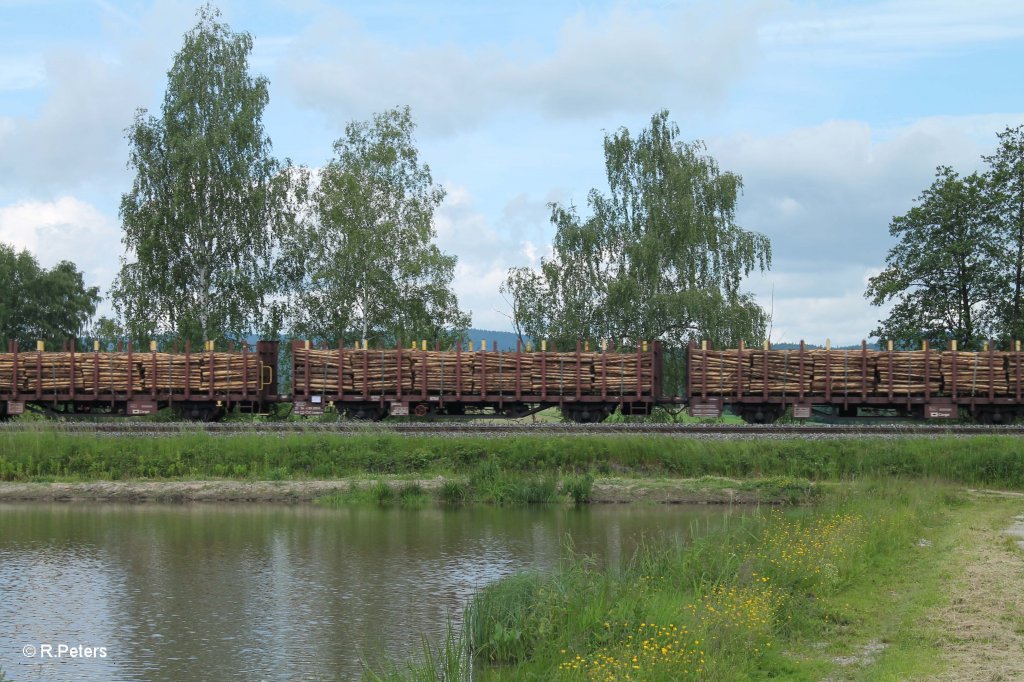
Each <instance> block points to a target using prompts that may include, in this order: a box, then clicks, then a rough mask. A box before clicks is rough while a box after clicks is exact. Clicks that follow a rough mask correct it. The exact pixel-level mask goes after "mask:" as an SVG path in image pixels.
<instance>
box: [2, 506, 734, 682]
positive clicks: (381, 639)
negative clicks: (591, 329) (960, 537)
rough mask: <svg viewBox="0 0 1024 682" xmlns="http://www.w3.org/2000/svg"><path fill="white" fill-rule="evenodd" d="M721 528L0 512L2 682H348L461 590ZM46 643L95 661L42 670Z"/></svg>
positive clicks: (384, 512)
mask: <svg viewBox="0 0 1024 682" xmlns="http://www.w3.org/2000/svg"><path fill="white" fill-rule="evenodd" d="M729 513H730V512H729V510H728V509H726V508H716V507H684V506H658V507H649V506H639V505H619V506H594V507H589V508H584V509H579V510H577V509H571V508H563V507H545V508H531V509H514V510H509V509H499V508H491V507H473V508H469V509H462V510H446V509H426V510H417V511H411V510H403V509H376V508H347V509H324V508H319V507H314V506H293V507H286V506H270V505H251V506H250V505H209V504H194V505H156V504H143V505H114V504H41V503H33V504H24V505H14V504H8V505H0V668H2V669H3V670H4V671H5V672H6V674H7V676H8V677H9V678H10V679H13V680H18V681H20V680H36V679H38V680H140V679H141V680H160V681H164V680H166V681H175V682H177V681H182V682H184V681H189V682H190V681H192V680H229V679H246V680H336V679H341V680H347V679H358V678H359V676H360V672H361V670H362V667H361V660H366V659H372V658H375V657H378V656H381V655H386V656H388V657H390V658H392V659H394V660H402V659H404V658H406V657H408V656H410V655H412V654H414V653H415V652H416V651H417V649H418V647H419V646H420V640H419V638H420V634H421V633H427V634H428V635H431V636H437V635H438V634H439V633H440V632H442V631H443V628H444V623H445V621H446V618H447V617H448V616H452V617H453V618H454V619H455V620H458V619H459V618H460V617H461V614H462V609H463V607H464V606H465V604H466V601H467V599H468V598H469V597H470V596H471V595H472V594H473V593H474V591H476V590H478V589H479V588H481V587H482V586H484V585H487V584H488V583H490V582H493V581H494V580H497V579H498V578H500V577H502V576H505V575H508V574H510V573H513V572H515V571H519V570H524V569H536V570H544V571H546V570H551V568H552V567H554V566H555V565H557V563H558V562H559V560H560V559H561V558H563V557H565V556H566V553H567V551H568V550H567V547H568V546H570V545H571V546H572V547H574V548H575V551H577V552H583V553H586V554H589V555H593V556H594V557H596V558H597V560H598V561H599V562H602V563H603V564H605V565H610V566H615V565H619V564H620V563H621V562H622V561H624V560H626V559H628V557H629V556H630V554H631V552H632V551H633V550H634V548H635V547H636V544H637V542H638V541H639V540H640V538H642V537H647V538H648V539H654V540H656V541H657V542H685V541H686V540H687V539H688V538H689V537H690V535H691V533H693V532H705V531H706V530H707V529H708V528H714V527H718V526H719V525H721V524H722V523H724V522H725V520H726V519H727V517H728V514H729ZM61 644H64V645H66V646H68V647H76V646H82V647H95V648H98V647H105V653H106V657H105V658H71V657H70V654H69V653H65V654H63V655H62V656H61V657H60V658H59V659H58V658H44V657H41V656H40V652H39V647H40V646H42V645H50V646H51V647H52V651H53V652H54V654H56V653H57V652H58V647H59V646H60V645H61ZM26 646H31V647H35V648H36V651H35V656H33V657H31V658H29V657H26V656H25V655H24V653H23V648H24V647H26ZM83 653H84V652H83ZM93 653H94V655H97V656H98V653H99V652H98V651H94V652H93Z"/></svg>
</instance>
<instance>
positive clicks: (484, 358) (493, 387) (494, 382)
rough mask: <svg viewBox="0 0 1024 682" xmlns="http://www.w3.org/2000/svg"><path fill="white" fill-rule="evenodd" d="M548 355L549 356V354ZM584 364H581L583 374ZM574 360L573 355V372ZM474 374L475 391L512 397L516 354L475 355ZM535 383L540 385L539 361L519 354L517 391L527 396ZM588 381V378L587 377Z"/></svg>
mask: <svg viewBox="0 0 1024 682" xmlns="http://www.w3.org/2000/svg"><path fill="white" fill-rule="evenodd" d="M548 355H551V354H550V353H549V354H548ZM585 366H586V364H585V363H581V367H580V372H581V374H582V373H583V371H584V369H583V367H585ZM575 367H576V360H575V354H574V355H573V372H575ZM473 369H474V371H475V374H476V380H477V382H478V383H477V385H476V389H477V390H478V391H479V390H481V388H482V390H483V391H484V392H485V393H488V394H503V395H514V394H515V392H516V354H515V353H500V352H499V353H493V352H492V353H477V354H476V357H475V358H474V362H473ZM534 378H536V383H537V384H538V385H539V384H540V360H539V359H536V358H535V354H533V353H520V354H519V390H520V391H521V392H522V393H526V394H529V393H530V392H531V390H532V387H533V385H534ZM587 380H588V381H590V377H589V376H588V377H587ZM573 387H574V388H573V391H572V392H573V393H575V374H573Z"/></svg>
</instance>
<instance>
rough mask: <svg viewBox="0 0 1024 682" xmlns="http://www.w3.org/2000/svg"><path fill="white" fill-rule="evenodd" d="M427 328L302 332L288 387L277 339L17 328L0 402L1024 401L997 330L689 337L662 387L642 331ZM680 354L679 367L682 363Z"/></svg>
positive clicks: (458, 410) (765, 409) (894, 404)
mask: <svg viewBox="0 0 1024 682" xmlns="http://www.w3.org/2000/svg"><path fill="white" fill-rule="evenodd" d="M427 346H428V344H427V343H426V342H419V343H414V344H411V347H408V348H405V347H402V346H398V347H395V348H370V347H369V346H368V345H367V344H366V343H365V342H362V343H360V344H356V345H354V346H353V347H345V346H338V347H330V348H329V347H325V346H323V345H319V346H317V345H314V344H311V343H310V342H308V341H294V342H293V343H292V344H291V346H290V349H289V351H290V352H289V361H288V363H287V364H288V365H289V366H290V370H291V387H290V390H289V391H287V392H282V391H280V387H279V384H280V372H279V371H278V370H279V367H278V352H279V343H278V342H276V341H260V342H259V343H257V344H256V345H255V347H254V348H252V349H251V348H250V347H249V346H248V345H247V344H240V347H239V348H238V349H236V348H234V347H231V346H229V348H228V350H227V351H224V350H220V351H218V350H215V349H214V347H213V345H212V344H211V343H207V344H206V346H205V347H204V348H203V350H201V351H196V350H193V349H192V348H191V347H190V345H189V344H185V346H184V349H183V351H182V352H178V351H177V350H174V351H171V352H167V351H166V350H165V351H159V350H158V349H157V345H156V344H155V343H151V344H150V347H149V349H148V350H144V349H140V348H137V347H133V346H132V345H131V344H129V345H128V346H127V347H125V348H123V349H120V348H119V349H118V350H116V351H114V352H105V351H100V350H99V347H98V345H95V344H94V346H93V348H92V349H91V350H83V349H81V348H79V347H78V344H76V343H70V344H66V345H65V348H64V349H63V350H61V351H59V352H53V351H47V350H46V349H45V348H44V347H43V345H42V344H39V345H38V346H37V349H36V350H35V351H29V352H25V351H21V352H19V351H18V350H17V346H16V345H14V344H11V347H10V348H9V349H8V352H7V353H0V418H6V417H9V416H12V415H17V414H21V413H22V412H24V411H25V410H26V409H27V408H33V409H36V410H41V411H44V412H46V413H47V414H50V415H54V416H68V417H75V416H87V415H92V416H99V415H103V416H106V415H126V416H136V415H146V414H153V413H155V412H156V411H157V410H159V409H161V408H167V407H170V408H173V409H174V410H176V411H177V412H178V413H179V414H180V415H181V416H182V417H183V418H186V419H200V420H212V419H218V418H219V417H221V416H223V415H224V414H226V413H227V412H228V411H231V410H238V411H241V412H254V413H255V412H260V413H262V412H266V411H267V410H269V409H270V408H271V407H273V406H275V405H278V404H282V403H284V404H291V405H292V409H293V411H294V413H295V414H298V415H317V414H322V413H324V412H325V410H327V409H328V408H333V409H334V410H335V411H337V412H338V413H339V414H346V415H347V416H349V417H350V418H353V419H367V420H378V419H383V418H385V417H388V416H394V417H398V416H413V415H414V416H419V417H433V416H437V417H449V418H458V417H466V416H473V417H475V416H496V417H523V416H527V415H530V414H532V413H535V412H538V411H540V410H543V409H547V408H552V407H555V408H558V409H560V410H561V412H562V414H563V415H564V416H565V417H566V418H568V419H570V420H573V421H576V422H599V421H602V420H603V419H605V418H606V417H607V416H608V415H610V414H611V413H612V412H615V411H618V412H620V413H623V414H631V415H645V414H650V412H651V411H652V410H653V409H654V408H655V407H657V406H664V407H669V408H677V409H679V408H683V407H686V408H688V409H689V412H690V413H691V414H692V415H694V416H697V417H719V416H721V415H723V414H725V413H726V412H727V411H731V412H733V413H735V414H738V415H739V416H740V417H742V418H743V419H744V420H746V421H748V422H755V423H771V422H773V421H775V420H776V419H778V418H779V417H780V416H782V415H783V414H787V413H788V414H791V415H792V416H793V417H794V418H797V419H807V418H810V417H811V416H812V415H815V414H825V415H829V416H832V417H846V418H852V417H864V416H872V415H879V414H884V415H888V416H901V417H910V418H917V419H956V418H958V417H960V416H963V415H967V416H970V417H972V418H974V419H976V420H978V421H981V422H984V423H994V424H995V423H1008V422H1011V421H1013V420H1015V419H1017V418H1018V417H1021V416H1024V355H1022V353H1021V349H1020V344H1019V342H1017V343H1016V344H1015V347H1014V349H1013V350H998V349H996V346H995V344H994V343H992V344H986V346H985V348H984V350H982V351H959V350H958V349H957V346H956V343H955V342H953V343H951V344H950V346H949V348H948V349H945V350H935V349H932V348H930V347H929V345H928V344H924V345H923V346H922V348H921V349H920V350H917V351H904V350H893V348H892V346H891V345H890V346H889V348H888V349H887V350H876V349H873V348H868V346H867V344H866V343H862V344H861V348H860V349H857V350H839V349H832V348H831V347H829V345H828V344H826V347H825V348H813V349H812V348H808V347H806V346H805V344H804V343H803V342H801V343H800V345H799V346H798V347H797V348H793V349H773V348H771V347H770V346H768V345H766V346H765V347H763V348H760V349H756V348H747V347H745V346H744V345H743V344H740V345H739V346H738V347H737V348H726V349H714V348H711V347H710V346H709V345H708V344H707V343H702V344H701V345H699V346H698V345H697V344H691V345H690V346H689V348H688V349H687V352H686V355H685V358H683V359H682V360H681V362H682V364H683V365H684V366H683V367H682V368H681V369H683V376H684V377H685V385H684V386H683V387H682V388H681V389H679V390H678V391H674V393H676V394H674V395H666V394H665V393H666V392H665V390H664V388H665V374H664V369H665V367H664V364H665V357H664V353H663V349H662V345H661V344H660V343H659V342H657V341H654V342H644V341H639V342H636V343H635V344H630V345H629V346H628V347H619V348H616V347H615V346H614V345H613V344H608V343H601V344H599V345H598V346H597V347H595V348H594V349H591V347H590V344H589V343H588V342H586V341H581V342H577V343H576V344H575V347H574V348H570V349H564V348H562V349H556V348H554V347H553V346H552V347H550V348H549V347H548V344H547V343H546V342H541V345H540V348H538V349H535V348H533V347H532V346H530V345H525V346H524V344H522V343H521V342H520V343H519V344H517V347H516V349H515V350H514V351H499V350H498V349H497V346H496V344H494V345H493V346H491V347H490V348H488V347H487V346H486V345H485V344H480V345H478V346H477V347H476V348H474V347H473V344H472V343H471V342H470V343H468V344H467V343H457V344H455V345H454V347H452V348H451V349H447V350H442V349H441V348H439V347H438V346H437V344H435V345H434V347H433V348H428V347H427ZM676 369H679V368H676Z"/></svg>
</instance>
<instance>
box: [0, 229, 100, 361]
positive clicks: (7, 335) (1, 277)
mask: <svg viewBox="0 0 1024 682" xmlns="http://www.w3.org/2000/svg"><path fill="white" fill-rule="evenodd" d="M0 282H4V286H3V287H2V288H0V341H2V348H0V350H6V348H7V344H8V343H9V342H10V341H15V340H16V341H18V343H19V347H21V348H23V349H29V348H33V347H34V346H35V341H36V340H37V339H40V340H43V341H46V342H48V343H49V344H51V345H52V344H63V343H64V342H65V341H68V340H69V339H73V338H81V336H82V331H83V329H84V328H85V325H86V323H87V322H88V321H89V319H90V318H91V317H92V316H93V315H94V314H95V313H96V305H97V304H98V303H99V302H100V294H99V288H98V287H86V286H85V280H84V277H83V275H82V273H81V272H80V271H79V270H78V268H76V267H75V264H74V263H71V262H69V261H61V262H60V263H58V264H57V265H55V266H54V267H53V268H51V269H49V270H46V269H44V268H41V267H39V263H38V262H37V261H36V259H35V257H34V256H33V255H32V254H31V253H29V252H28V251H21V252H20V253H19V252H16V251H15V250H14V249H13V248H12V247H10V246H8V245H7V244H0Z"/></svg>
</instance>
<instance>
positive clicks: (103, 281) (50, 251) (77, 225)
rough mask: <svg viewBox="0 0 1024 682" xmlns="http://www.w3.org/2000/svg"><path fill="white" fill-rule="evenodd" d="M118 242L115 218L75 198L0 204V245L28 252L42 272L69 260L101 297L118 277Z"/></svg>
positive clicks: (66, 197) (119, 233)
mask: <svg viewBox="0 0 1024 682" xmlns="http://www.w3.org/2000/svg"><path fill="white" fill-rule="evenodd" d="M120 240H121V230H120V227H119V225H118V224H117V223H116V221H115V220H114V219H113V218H111V217H110V216H108V215H106V214H105V213H103V212H102V211H100V210H99V209H97V208H96V207H95V206H92V205H91V204H88V203H86V202H84V201H81V200H80V199H76V198H75V197H70V196H64V197H60V198H59V199H56V200H54V201H20V202H17V203H14V204H9V205H7V206H0V242H3V243H6V244H9V245H12V246H14V248H15V249H17V250H19V251H20V250H23V249H26V250H28V251H30V252H31V253H32V254H34V255H35V257H36V259H37V260H38V261H39V264H40V265H41V266H42V267H45V268H50V267H53V266H54V265H56V264H57V263H58V262H60V261H62V260H69V261H71V262H73V263H74V264H75V265H76V266H78V269H79V270H82V271H83V272H84V273H85V283H86V285H88V286H94V285H95V286H99V287H100V290H101V291H102V292H103V293H104V294H106V291H107V289H109V287H110V283H111V282H112V281H113V279H114V276H115V275H116V274H117V269H118V267H119V263H118V255H119V253H120V251H121V249H120V248H119V247H120Z"/></svg>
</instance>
